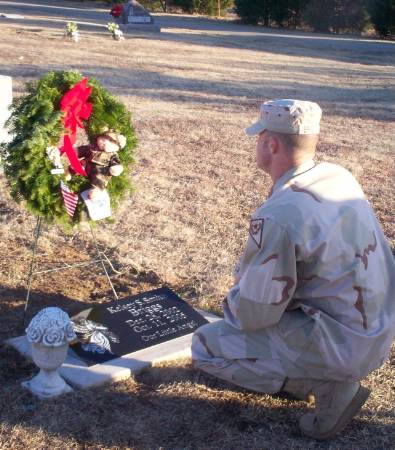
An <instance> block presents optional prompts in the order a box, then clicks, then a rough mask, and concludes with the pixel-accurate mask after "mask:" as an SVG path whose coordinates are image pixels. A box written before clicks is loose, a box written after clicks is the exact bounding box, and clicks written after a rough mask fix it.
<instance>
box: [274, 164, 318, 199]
mask: <svg viewBox="0 0 395 450" xmlns="http://www.w3.org/2000/svg"><path fill="white" fill-rule="evenodd" d="M315 165H316V164H315V162H314V161H313V160H312V159H311V160H309V161H306V162H304V163H303V164H300V165H299V166H296V167H292V168H291V169H289V170H287V171H286V172H285V173H284V174H283V175H281V177H280V178H279V179H278V180H277V181H276V182H275V183H274V185H273V187H272V193H274V192H276V191H277V190H278V189H280V187H281V186H283V185H284V184H285V183H286V182H287V181H289V180H290V179H292V178H295V177H296V176H298V175H301V174H302V173H305V172H307V171H308V170H310V169H312V168H313V167H314V166H315Z"/></svg>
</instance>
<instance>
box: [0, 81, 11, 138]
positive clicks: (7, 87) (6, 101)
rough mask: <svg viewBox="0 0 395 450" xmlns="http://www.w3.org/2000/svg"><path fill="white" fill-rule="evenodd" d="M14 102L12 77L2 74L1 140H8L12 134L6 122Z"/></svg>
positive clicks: (0, 100) (0, 101)
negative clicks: (6, 126) (9, 132)
mask: <svg viewBox="0 0 395 450" xmlns="http://www.w3.org/2000/svg"><path fill="white" fill-rule="evenodd" d="M11 103H12V78H11V77H8V76H5V75H0V142H8V141H9V140H10V135H9V134H8V130H7V129H6V128H5V126H4V125H5V123H6V121H7V119H8V118H9V117H10V111H9V107H10V106H11Z"/></svg>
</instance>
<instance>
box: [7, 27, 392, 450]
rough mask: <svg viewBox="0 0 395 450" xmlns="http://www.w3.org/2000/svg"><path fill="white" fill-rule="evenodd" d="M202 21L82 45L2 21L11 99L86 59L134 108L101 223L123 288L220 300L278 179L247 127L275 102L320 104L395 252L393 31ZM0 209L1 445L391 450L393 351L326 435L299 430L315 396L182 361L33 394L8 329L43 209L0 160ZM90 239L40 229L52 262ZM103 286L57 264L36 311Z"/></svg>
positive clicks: (72, 301) (84, 68)
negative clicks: (259, 386) (260, 385)
mask: <svg viewBox="0 0 395 450" xmlns="http://www.w3.org/2000/svg"><path fill="white" fill-rule="evenodd" d="M202 23H205V24H206V25H207V26H204V27H201V28H198V27H196V28H195V29H188V28H181V27H179V28H177V27H176V26H174V27H168V28H164V29H163V32H162V33H161V34H155V35H145V36H143V35H141V36H138V37H130V36H128V37H127V39H126V40H125V41H121V42H115V41H113V40H111V39H110V38H109V36H108V35H106V34H104V33H99V32H95V31H86V32H84V33H83V34H82V40H81V42H80V43H79V45H76V44H74V43H71V42H69V41H65V40H64V39H63V38H62V30H61V29H60V28H56V27H55V28H52V27H50V26H45V25H40V26H37V25H33V24H24V23H23V22H22V23H19V24H17V23H14V24H13V23H7V22H4V21H3V22H0V27H1V28H0V30H1V34H2V39H1V42H0V55H1V58H0V74H3V75H10V76H12V77H13V83H14V85H13V87H14V95H15V96H19V95H21V94H23V92H24V89H25V88H24V84H25V82H27V81H31V80H35V79H37V78H38V77H39V76H41V75H42V74H44V73H46V72H47V71H48V70H51V69H59V70H70V69H77V70H80V71H81V72H82V73H83V74H85V75H87V76H88V77H89V76H93V77H96V78H97V79H98V80H99V81H100V82H101V83H102V84H103V85H104V86H105V87H106V88H107V89H109V90H110V91H111V92H113V93H114V94H115V95H117V96H118V97H119V99H120V100H122V101H123V102H124V103H125V104H126V105H127V107H128V108H129V109H130V111H132V113H133V124H134V126H135V130H136V134H137V136H138V139H139V145H138V148H137V160H136V164H135V165H134V167H133V170H132V177H133V179H134V183H135V186H136V191H135V193H134V194H133V196H132V197H130V198H127V199H125V200H124V201H123V203H122V204H121V206H120V208H119V209H118V210H117V213H116V214H115V216H114V223H113V224H103V225H100V226H99V227H98V230H97V234H98V239H99V242H100V245H101V246H102V248H105V249H106V252H107V254H108V255H109V256H110V257H111V258H112V260H113V261H115V264H116V265H117V267H118V268H119V269H120V271H121V272H122V273H121V274H120V275H116V276H115V277H114V284H115V287H116V289H117V290H118V292H119V293H120V295H121V296H123V295H127V294H132V293H138V292H141V291H144V290H148V289H153V288H156V287H158V286H160V285H162V284H167V285H169V286H171V287H172V288H173V289H174V290H175V291H177V292H178V293H179V294H180V295H181V296H182V297H183V298H184V299H186V300H188V301H189V302H191V304H193V305H196V306H199V307H201V308H205V309H209V310H211V311H213V312H217V313H219V311H220V310H219V305H220V301H221V299H222V298H223V296H224V295H225V294H226V291H227V288H228V287H229V285H230V282H231V272H232V268H233V264H234V262H235V260H236V258H237V257H238V255H239V254H240V251H241V249H242V248H243V245H244V242H245V239H246V237H247V232H248V225H249V215H250V213H251V212H252V211H253V210H254V209H255V208H256V207H257V206H258V205H259V204H260V203H261V202H262V201H264V199H265V197H266V194H267V192H268V190H269V188H270V180H269V178H268V177H267V176H266V175H264V174H262V173H260V172H259V171H258V170H257V169H256V167H255V156H254V149H255V141H254V140H253V139H252V140H251V139H250V138H247V137H246V136H245V135H244V132H243V128H244V127H245V126H247V125H249V124H250V122H252V121H253V120H254V119H255V118H256V116H257V111H258V108H257V107H258V106H259V104H260V102H262V101H263V100H267V99H273V98H279V97H283V98H284V97H285V98H300V99H309V100H314V101H317V102H318V103H319V104H320V105H321V107H322V108H323V113H324V116H323V122H322V134H321V139H320V143H319V148H318V156H317V158H318V160H319V161H331V162H338V163H340V164H342V165H344V166H345V167H347V168H348V169H349V170H351V171H352V172H353V174H354V175H355V176H356V178H357V179H358V180H359V182H360V184H361V185H362V187H363V189H364V191H365V193H366V195H367V197H368V199H369V201H370V202H371V203H372V206H373V208H374V210H375V211H376V213H377V216H378V218H379V220H380V222H381V224H382V227H383V229H384V231H385V234H386V236H387V237H388V240H389V242H390V245H391V247H392V249H395V220H394V210H395V195H394V173H395V171H394V166H395V158H394V156H395V155H394V143H393V142H394V136H395V125H394V102H395V96H394V61H395V59H394V50H393V47H392V46H393V45H395V44H393V43H387V44H386V45H388V49H389V51H381V50H382V45H384V44H379V43H377V44H375V43H374V42H373V41H372V42H370V43H366V45H365V44H363V43H360V44H359V43H358V42H355V45H354V43H353V41H350V40H348V39H346V40H342V39H338V40H335V39H332V40H331V39H329V40H327V41H326V40H325V39H324V38H322V40H317V39H316V38H315V37H311V36H310V35H303V34H302V33H295V34H292V33H285V34H289V35H290V37H288V38H287V37H284V35H281V34H280V32H268V33H263V34H259V33H256V32H251V33H249V32H248V31H244V30H246V27H242V28H240V27H238V26H237V25H232V24H228V25H227V26H226V27H221V24H220V23H219V22H216V21H206V22H204V21H203V22H202ZM251 30H252V31H254V30H256V29H255V28H251ZM304 36H307V37H308V38H304ZM309 36H310V37H309ZM375 45H377V48H376V47H375ZM390 46H391V47H390ZM380 49H381V50H380ZM379 50H380V51H379ZM0 213H1V214H0V221H1V228H0V255H1V258H0V312H1V314H0V339H1V341H0V342H1V344H0V345H1V346H0V354H1V355H0V366H1V367H0V368H1V370H0V380H1V389H0V411H1V412H0V414H1V423H0V449H22V448H29V449H44V448H48V449H49V448H51V449H57V448H59V449H71V448H81V449H82V448H84V449H85V448H86V449H88V448H89V449H97V448H114V449H115V448H125V447H129V448H137V449H143V448H147V449H148V448H149V449H152V448H163V449H177V448H190V449H195V448H207V449H209V448H212V449H218V448H221V449H247V448H248V449H252V448H254V449H255V448H259V449H333V450H334V449H347V450H349V449H391V448H395V444H394V442H395V410H394V405H395V351H394V352H393V354H392V359H391V358H390V360H389V361H388V362H386V364H385V365H384V366H383V367H382V368H381V369H380V370H377V371H375V372H374V373H372V374H371V375H370V376H369V377H368V378H367V379H366V380H364V384H365V385H366V386H368V387H370V388H372V389H373V393H372V395H371V396H370V398H369V400H368V401H367V403H366V404H365V406H364V408H363V410H362V412H361V414H360V415H359V416H358V417H357V418H356V419H354V420H353V421H352V423H351V424H350V425H349V426H348V427H347V429H346V430H345V431H344V433H343V434H341V435H340V436H339V437H337V438H336V439H334V440H332V441H330V442H329V443H321V444H319V443H317V442H315V441H314V440H310V439H308V438H305V437H303V436H302V435H301V434H300V432H299V430H298V425H297V420H298V417H299V416H300V415H301V414H302V413H304V412H306V411H307V409H308V405H307V404H306V403H304V402H300V401H295V400H291V399H287V398H285V397H281V396H279V397H276V396H269V395H261V394H256V393H251V392H248V391H246V390H243V389H238V388H235V387H232V386H231V385H229V384H226V383H222V382H220V381H218V380H215V379H214V378H211V377H209V376H208V375H204V374H201V373H199V372H197V371H196V370H194V369H193V368H192V366H191V364H190V361H189V360H178V361H176V362H172V363H167V364H161V365H159V366H157V367H155V368H153V369H152V370H151V371H148V372H146V373H142V374H140V375H139V376H137V377H136V378H135V379H129V380H127V381H124V382H118V383H114V384H111V385H108V386H103V387H99V388H94V389H89V390H86V391H75V392H73V393H71V394H68V395H65V396H63V397H59V398H57V399H54V400H50V401H46V402H41V401H38V400H37V399H35V398H34V397H33V396H32V395H30V393H29V392H27V391H25V390H23V389H22V387H21V386H20V382H21V381H22V380H24V379H26V378H29V377H31V376H32V374H33V373H34V372H35V368H34V365H32V364H30V363H29V362H27V361H26V360H24V359H23V358H22V357H20V356H19V355H18V354H17V353H16V352H15V351H14V350H13V349H11V348H10V347H8V346H7V345H5V344H4V340H5V339H7V338H9V337H13V336H17V335H20V334H21V333H22V331H23V330H22V327H21V318H22V311H23V306H24V295H25V291H24V289H25V282H26V273H27V269H28V265H29V262H30V245H31V241H32V232H33V229H34V225H35V219H34V218H33V217H32V216H31V215H29V213H28V212H26V210H25V209H23V207H22V206H20V205H17V204H15V203H14V202H13V201H12V200H11V199H10V197H9V194H8V188H7V185H6V181H5V179H4V176H3V175H0ZM89 252H93V248H92V244H91V241H90V235H89V233H88V232H87V231H86V230H85V229H83V228H82V229H80V230H76V232H75V233H74V235H72V236H65V235H64V234H63V233H61V232H60V231H59V230H58V229H57V228H54V227H52V228H49V229H47V230H46V231H45V233H44V234H43V236H42V238H41V240H40V242H39V261H40V263H42V264H44V263H52V262H56V261H58V260H59V255H61V256H62V258H63V259H64V260H65V261H67V262H70V263H71V262H75V261H80V260H83V259H86V258H87V255H88V253H89ZM110 297H111V292H110V290H109V288H108V286H107V284H106V280H105V278H104V277H103V276H101V275H100V274H99V275H98V272H97V271H95V270H93V269H91V270H90V271H88V270H81V271H77V270H72V271H69V272H63V273H56V272H55V273H54V274H51V275H48V276H47V277H45V278H43V277H42V278H38V279H37V280H36V281H35V282H34V284H33V295H32V305H31V309H30V315H33V314H35V313H36V312H37V311H38V310H39V309H41V308H42V307H45V306H50V305H54V304H56V305H57V306H60V307H61V308H63V309H64V310H66V311H67V312H68V313H69V314H73V313H76V312H78V311H80V310H81V309H83V307H84V305H86V304H92V303H98V302H103V301H107V300H108V299H109V298H110Z"/></svg>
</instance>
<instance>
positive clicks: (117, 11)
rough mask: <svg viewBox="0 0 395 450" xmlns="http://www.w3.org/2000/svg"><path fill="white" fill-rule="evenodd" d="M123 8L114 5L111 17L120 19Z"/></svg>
mask: <svg viewBox="0 0 395 450" xmlns="http://www.w3.org/2000/svg"><path fill="white" fill-rule="evenodd" d="M122 11H123V7H122V5H114V6H113V7H112V8H111V10H110V15H111V16H113V17H114V18H117V17H119V16H120V15H121V14H122Z"/></svg>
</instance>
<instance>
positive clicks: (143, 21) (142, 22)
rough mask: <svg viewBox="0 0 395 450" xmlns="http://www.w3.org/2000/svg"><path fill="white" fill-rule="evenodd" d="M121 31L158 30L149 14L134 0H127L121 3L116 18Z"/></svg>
mask: <svg viewBox="0 0 395 450" xmlns="http://www.w3.org/2000/svg"><path fill="white" fill-rule="evenodd" d="M118 23H119V24H120V25H121V28H122V31H124V32H125V31H126V32H127V31H160V28H159V27H158V26H157V25H155V24H154V18H153V17H152V16H151V14H150V13H149V12H148V11H147V10H146V9H145V8H144V7H143V6H142V5H140V3H139V2H138V1H136V0H129V1H128V2H127V3H125V4H124V5H123V9H122V14H121V15H120V17H119V19H118Z"/></svg>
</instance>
